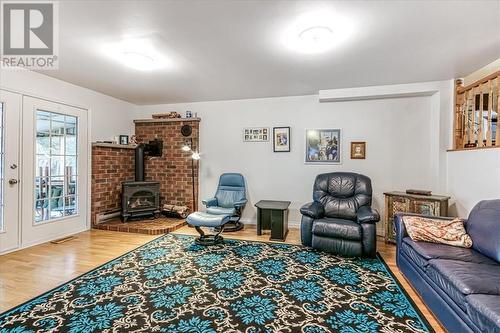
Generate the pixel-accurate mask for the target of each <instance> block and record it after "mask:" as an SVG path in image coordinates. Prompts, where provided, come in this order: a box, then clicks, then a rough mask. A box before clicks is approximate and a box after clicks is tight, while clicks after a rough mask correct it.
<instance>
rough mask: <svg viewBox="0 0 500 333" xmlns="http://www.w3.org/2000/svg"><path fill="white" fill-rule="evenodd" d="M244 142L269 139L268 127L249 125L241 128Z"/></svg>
mask: <svg viewBox="0 0 500 333" xmlns="http://www.w3.org/2000/svg"><path fill="white" fill-rule="evenodd" d="M243 141H244V142H266V141H269V128H267V127H249V128H244V129H243Z"/></svg>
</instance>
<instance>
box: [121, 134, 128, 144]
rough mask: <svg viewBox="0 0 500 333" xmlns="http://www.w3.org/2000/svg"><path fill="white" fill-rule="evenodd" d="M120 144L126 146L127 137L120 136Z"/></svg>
mask: <svg viewBox="0 0 500 333" xmlns="http://www.w3.org/2000/svg"><path fill="white" fill-rule="evenodd" d="M120 144H121V145H128V135H120Z"/></svg>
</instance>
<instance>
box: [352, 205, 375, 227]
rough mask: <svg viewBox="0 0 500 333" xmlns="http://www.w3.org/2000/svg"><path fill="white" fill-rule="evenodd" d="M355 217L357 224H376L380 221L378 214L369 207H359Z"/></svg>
mask: <svg viewBox="0 0 500 333" xmlns="http://www.w3.org/2000/svg"><path fill="white" fill-rule="evenodd" d="M357 215H358V216H357V220H358V223H376V222H378V221H380V214H379V213H378V211H377V210H376V209H374V208H372V207H370V206H362V207H360V208H359V209H358V214H357Z"/></svg>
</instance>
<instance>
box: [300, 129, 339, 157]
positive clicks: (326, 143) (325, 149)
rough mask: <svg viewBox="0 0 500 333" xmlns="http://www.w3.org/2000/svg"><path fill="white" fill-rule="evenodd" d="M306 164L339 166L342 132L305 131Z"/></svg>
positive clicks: (330, 130)
mask: <svg viewBox="0 0 500 333" xmlns="http://www.w3.org/2000/svg"><path fill="white" fill-rule="evenodd" d="M305 142H306V147H305V163H306V164H341V163H342V130H341V129H340V128H333V129H306V140H305Z"/></svg>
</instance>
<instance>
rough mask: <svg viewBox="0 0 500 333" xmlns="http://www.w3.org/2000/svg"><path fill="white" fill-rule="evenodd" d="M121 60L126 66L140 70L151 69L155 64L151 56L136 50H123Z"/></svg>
mask: <svg viewBox="0 0 500 333" xmlns="http://www.w3.org/2000/svg"><path fill="white" fill-rule="evenodd" d="M123 61H124V63H125V65H127V66H128V67H130V68H133V69H137V70H140V71H148V70H152V69H153V68H154V65H155V61H154V59H153V58H151V57H149V56H147V55H145V54H141V53H137V52H123Z"/></svg>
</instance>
